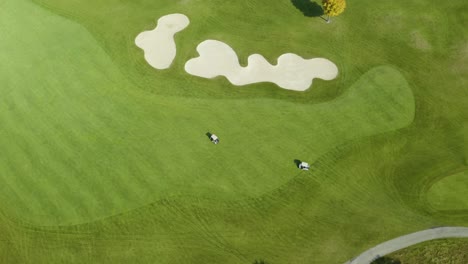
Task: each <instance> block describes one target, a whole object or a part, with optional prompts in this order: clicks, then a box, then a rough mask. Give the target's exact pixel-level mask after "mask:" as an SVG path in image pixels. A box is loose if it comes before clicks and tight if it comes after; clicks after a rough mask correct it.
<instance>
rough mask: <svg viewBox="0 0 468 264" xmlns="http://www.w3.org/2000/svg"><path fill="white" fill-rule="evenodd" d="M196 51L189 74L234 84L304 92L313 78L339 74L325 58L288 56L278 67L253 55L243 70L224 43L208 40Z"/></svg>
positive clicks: (189, 63) (289, 54)
mask: <svg viewBox="0 0 468 264" xmlns="http://www.w3.org/2000/svg"><path fill="white" fill-rule="evenodd" d="M197 51H198V53H199V54H200V56H199V57H197V58H193V59H191V60H189V61H188V62H187V63H186V64H185V71H186V72H188V73H189V74H192V75H195V76H200V77H204V78H214V77H216V76H220V75H222V76H225V77H226V78H227V79H228V80H229V81H230V82H231V83H232V84H234V85H246V84H250V83H257V82H273V83H276V84H277V85H278V86H280V87H281V88H284V89H289V90H295V91H304V90H307V89H308V88H309V87H310V86H311V85H312V79H314V78H320V79H323V80H332V79H334V78H335V77H336V76H337V75H338V68H337V67H336V65H335V64H334V63H332V62H331V61H329V60H327V59H323V58H315V59H309V60H307V59H303V58H302V57H300V56H298V55H296V54H293V53H286V54H283V55H281V56H280V57H279V58H278V63H277V65H271V64H270V63H268V61H267V60H266V59H265V58H264V57H263V56H262V55H260V54H253V55H250V56H249V58H248V65H247V67H241V66H240V64H239V59H238V57H237V54H236V52H235V51H234V50H233V49H232V48H231V47H230V46H229V45H227V44H226V43H224V42H221V41H217V40H205V41H203V42H202V43H200V44H199V45H198V47H197Z"/></svg>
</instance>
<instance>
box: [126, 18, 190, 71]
mask: <svg viewBox="0 0 468 264" xmlns="http://www.w3.org/2000/svg"><path fill="white" fill-rule="evenodd" d="M189 23H190V21H189V19H188V18H187V17H186V16H185V15H183V14H170V15H166V16H163V17H161V18H159V19H158V25H157V26H156V28H155V29H154V30H151V31H144V32H142V33H140V34H138V36H137V37H136V39H135V44H136V45H137V46H138V47H139V48H141V49H143V50H144V52H145V59H146V61H147V62H148V63H149V64H150V65H151V66H152V67H154V68H156V69H167V68H169V66H171V63H172V61H173V60H174V58H175V55H176V45H175V42H174V35H175V34H176V33H177V32H179V31H181V30H183V29H184V28H186V27H187V26H188V25H189Z"/></svg>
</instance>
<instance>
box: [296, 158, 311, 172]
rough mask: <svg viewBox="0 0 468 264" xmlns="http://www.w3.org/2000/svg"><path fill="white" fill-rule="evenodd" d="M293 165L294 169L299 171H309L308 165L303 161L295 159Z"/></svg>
mask: <svg viewBox="0 0 468 264" xmlns="http://www.w3.org/2000/svg"><path fill="white" fill-rule="evenodd" d="M294 164H296V167H297V168H299V169H301V170H309V169H310V164H309V163H307V162H305V161H302V160H298V159H295V160H294Z"/></svg>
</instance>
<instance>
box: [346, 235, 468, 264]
mask: <svg viewBox="0 0 468 264" xmlns="http://www.w3.org/2000/svg"><path fill="white" fill-rule="evenodd" d="M449 237H468V227H437V228H431V229H427V230H423V231H419V232H415V233H411V234H408V235H404V236H401V237H397V238H394V239H392V240H389V241H386V242H384V243H382V244H379V245H377V246H375V247H373V248H371V249H369V250H367V251H365V252H363V253H362V254H360V255H359V256H357V257H356V258H354V259H351V260H349V261H347V262H346V263H345V264H369V263H371V262H372V261H373V260H375V259H377V258H378V257H381V256H385V255H388V254H390V253H392V252H395V251H397V250H400V249H403V248H406V247H409V246H412V245H414V244H418V243H421V242H424V241H428V240H433V239H439V238H449Z"/></svg>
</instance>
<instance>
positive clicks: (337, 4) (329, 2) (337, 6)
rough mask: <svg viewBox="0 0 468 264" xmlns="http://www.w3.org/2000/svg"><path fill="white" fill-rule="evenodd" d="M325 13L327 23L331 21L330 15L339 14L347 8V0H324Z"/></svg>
mask: <svg viewBox="0 0 468 264" xmlns="http://www.w3.org/2000/svg"><path fill="white" fill-rule="evenodd" d="M322 5H323V13H324V14H325V15H327V23H330V17H332V16H337V15H339V14H341V13H343V11H344V10H345V8H346V0H322Z"/></svg>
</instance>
